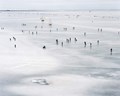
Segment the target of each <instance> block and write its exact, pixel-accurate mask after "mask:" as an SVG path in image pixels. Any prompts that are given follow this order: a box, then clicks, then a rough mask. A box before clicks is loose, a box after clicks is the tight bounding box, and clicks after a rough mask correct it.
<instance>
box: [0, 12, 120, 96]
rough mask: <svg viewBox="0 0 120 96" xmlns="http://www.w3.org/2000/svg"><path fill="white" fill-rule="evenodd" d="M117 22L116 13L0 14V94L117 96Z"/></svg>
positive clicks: (119, 34) (119, 14)
mask: <svg viewBox="0 0 120 96" xmlns="http://www.w3.org/2000/svg"><path fill="white" fill-rule="evenodd" d="M119 24H120V12H119V11H74V12H72V11H68V12H67V11H64V12H62V11H59V12H47V11H45V12H38V11H37V12H33V11H31V12H26V11H24V12H23V11H19V12H17V11H13V12H9V11H6V12H3V11H1V12H0V28H1V29H0V96H119V94H120V82H119V80H120V25H119ZM101 29H102V30H101ZM13 37H15V38H16V40H14V38H13ZM70 38H71V41H70ZM75 38H76V39H77V40H76V41H75ZM56 39H58V45H57V44H56ZM66 39H67V40H68V41H69V42H66ZM98 40H99V44H98V42H97V41H98ZM84 42H86V46H85V45H84ZM90 43H91V44H92V45H90ZM62 44H63V45H62ZM15 45H16V46H15ZM43 46H46V49H43ZM111 48H112V52H110V49H111Z"/></svg>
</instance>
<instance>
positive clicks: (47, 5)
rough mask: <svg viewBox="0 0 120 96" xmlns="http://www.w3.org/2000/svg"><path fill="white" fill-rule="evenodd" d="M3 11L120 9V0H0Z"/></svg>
mask: <svg viewBox="0 0 120 96" xmlns="http://www.w3.org/2000/svg"><path fill="white" fill-rule="evenodd" d="M3 9H18V10H20V9H22V10H23V9H25V10H28V9H34V10H35V9H36V10H48V9H49V10H57V9H59V10H70V9H72V10H75V9H77V10H78V9H120V0H0V10H3Z"/></svg>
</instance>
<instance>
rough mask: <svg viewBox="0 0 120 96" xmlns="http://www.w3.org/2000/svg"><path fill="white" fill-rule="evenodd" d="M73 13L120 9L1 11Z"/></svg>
mask: <svg viewBox="0 0 120 96" xmlns="http://www.w3.org/2000/svg"><path fill="white" fill-rule="evenodd" d="M72 11H120V9H90V10H87V9H86V10H84V9H83V10H82V9H81V10H0V12H72Z"/></svg>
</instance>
